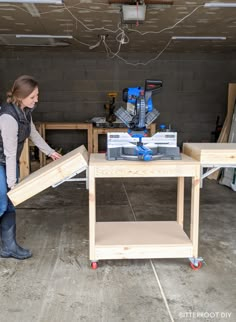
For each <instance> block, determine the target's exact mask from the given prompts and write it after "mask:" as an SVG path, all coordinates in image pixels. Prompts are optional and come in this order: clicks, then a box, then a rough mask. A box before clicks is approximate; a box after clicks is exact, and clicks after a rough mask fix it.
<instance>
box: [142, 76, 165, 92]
mask: <svg viewBox="0 0 236 322" xmlns="http://www.w3.org/2000/svg"><path fill="white" fill-rule="evenodd" d="M162 85H163V82H162V81H161V80H155V79H154V80H153V79H152V80H151V79H146V80H145V92H150V91H152V92H153V93H155V92H157V91H159V90H160V89H161V88H162Z"/></svg>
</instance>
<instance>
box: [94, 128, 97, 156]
mask: <svg viewBox="0 0 236 322" xmlns="http://www.w3.org/2000/svg"><path fill="white" fill-rule="evenodd" d="M93 153H98V132H97V131H96V130H93Z"/></svg>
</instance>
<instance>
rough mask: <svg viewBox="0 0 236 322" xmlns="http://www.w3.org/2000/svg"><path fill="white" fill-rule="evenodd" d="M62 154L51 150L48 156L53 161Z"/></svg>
mask: <svg viewBox="0 0 236 322" xmlns="http://www.w3.org/2000/svg"><path fill="white" fill-rule="evenodd" d="M61 156H62V155H61V154H60V153H58V152H56V151H55V152H53V153H52V154H51V155H50V158H52V159H53V161H55V160H57V159H60V157H61Z"/></svg>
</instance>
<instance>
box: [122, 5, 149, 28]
mask: <svg viewBox="0 0 236 322" xmlns="http://www.w3.org/2000/svg"><path fill="white" fill-rule="evenodd" d="M145 14H146V6H145V4H142V5H123V6H122V18H123V22H124V23H135V22H137V21H138V22H143V21H144V20H145Z"/></svg>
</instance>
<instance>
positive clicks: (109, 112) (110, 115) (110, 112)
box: [104, 92, 118, 123]
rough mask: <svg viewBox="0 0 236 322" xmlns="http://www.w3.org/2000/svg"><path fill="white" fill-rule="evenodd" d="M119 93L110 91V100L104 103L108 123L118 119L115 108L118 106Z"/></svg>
mask: <svg viewBox="0 0 236 322" xmlns="http://www.w3.org/2000/svg"><path fill="white" fill-rule="evenodd" d="M117 95H118V93H117V92H110V93H108V94H107V96H108V98H109V102H108V103H106V104H104V108H105V110H106V122H108V123H113V122H115V121H116V115H115V114H114V110H115V107H116V105H115V100H116V97H117Z"/></svg>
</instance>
